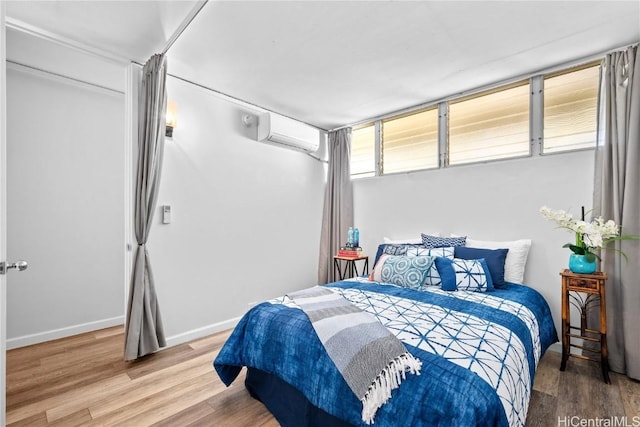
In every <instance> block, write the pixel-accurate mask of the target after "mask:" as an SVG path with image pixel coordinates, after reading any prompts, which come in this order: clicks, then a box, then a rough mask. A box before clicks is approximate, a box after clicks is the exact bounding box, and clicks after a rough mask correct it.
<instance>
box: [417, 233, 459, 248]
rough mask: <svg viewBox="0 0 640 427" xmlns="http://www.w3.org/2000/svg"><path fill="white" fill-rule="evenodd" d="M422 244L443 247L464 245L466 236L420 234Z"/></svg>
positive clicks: (430, 246) (429, 246) (428, 246)
mask: <svg viewBox="0 0 640 427" xmlns="http://www.w3.org/2000/svg"><path fill="white" fill-rule="evenodd" d="M421 236H422V245H423V246H426V247H427V248H444V247H447V246H464V245H465V244H466V242H467V236H463V237H440V236H430V235H428V234H421Z"/></svg>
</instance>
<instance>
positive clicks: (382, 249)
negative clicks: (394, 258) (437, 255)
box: [373, 243, 422, 265]
mask: <svg viewBox="0 0 640 427" xmlns="http://www.w3.org/2000/svg"><path fill="white" fill-rule="evenodd" d="M416 246H417V247H422V245H420V244H416V243H395V244H392V243H382V244H380V245H378V250H377V251H376V257H375V259H374V261H373V265H376V263H377V262H378V260H379V259H380V256H381V255H383V254H387V255H404V254H405V253H406V252H407V250H408V249H409V248H415V247H416Z"/></svg>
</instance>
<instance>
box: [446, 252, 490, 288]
mask: <svg viewBox="0 0 640 427" xmlns="http://www.w3.org/2000/svg"><path fill="white" fill-rule="evenodd" d="M436 266H437V268H438V272H439V273H440V277H441V278H442V289H443V290H445V291H455V290H459V291H472V292H487V291H493V290H494V288H493V281H492V280H491V274H490V273H489V267H487V263H486V262H485V260H484V259H482V258H481V259H458V258H454V259H453V260H451V259H448V258H436Z"/></svg>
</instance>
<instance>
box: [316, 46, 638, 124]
mask: <svg viewBox="0 0 640 427" xmlns="http://www.w3.org/2000/svg"><path fill="white" fill-rule="evenodd" d="M636 45H638V42H635V43H632V44H630V45H626V46H624V47H618V48H614V49H610V50H607V51H604V52H601V53H597V54H593V55H589V56H585V57H582V58H579V59H575V60H572V61H568V62H563V63H562V64H557V65H553V66H551V67H547V68H543V69H539V70H536V71H534V72H529V73H526V74H521V75H519V76H516V77H511V78H509V79H505V80H501V81H499V82H494V83H489V84H486V85H484V86H480V87H477V88H474V89H470V90H466V91H462V92H458V93H454V94H452V95H448V96H445V97H443V98H438V99H434V100H431V101H426V102H422V103H420V104H417V105H413V106H411V107H407V108H402V109H400V110H395V111H392V112H390V113H385V114H381V115H379V116H374V117H371V118H368V119H364V120H360V121H357V122H354V123H350V124H347V125H343V126H339V127H337V128H334V129H330V130H328V131H327V132H333V131H337V130H340V129H344V128H348V127H351V128H353V127H357V126H360V125H364V124H368V123H373V122H377V121H378V120H384V119H388V118H389V117H395V116H398V115H401V114H406V113H410V112H413V111H418V110H421V109H423V108H426V107H431V106H434V105H438V104H439V103H441V102H447V101H451V100H452V99H457V98H460V97H463V96H468V95H472V94H475V93H480V92H484V91H486V90H490V89H495V88H498V87H500V86H504V85H508V84H510V83H515V82H517V81H520V80H524V79H529V78H531V77H534V76H537V75H540V74H549V73H553V72H556V71H560V70H562V69H564V68H570V67H572V66H577V65H580V64H585V63H588V62H592V61H596V60H598V59H602V58H604V57H605V55H607V54H609V53H613V52H616V51H619V50H624V49H627V48H629V47H632V46H636Z"/></svg>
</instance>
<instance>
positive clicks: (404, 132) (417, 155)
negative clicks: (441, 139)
mask: <svg viewBox="0 0 640 427" xmlns="http://www.w3.org/2000/svg"><path fill="white" fill-rule="evenodd" d="M437 167H438V109H437V108H432V109H430V110H426V111H421V112H419V113H414V114H410V115H407V116H402V117H398V118H392V119H388V120H384V121H383V122H382V170H383V172H384V173H393V172H407V171H412V170H418V169H427V168H437Z"/></svg>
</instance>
